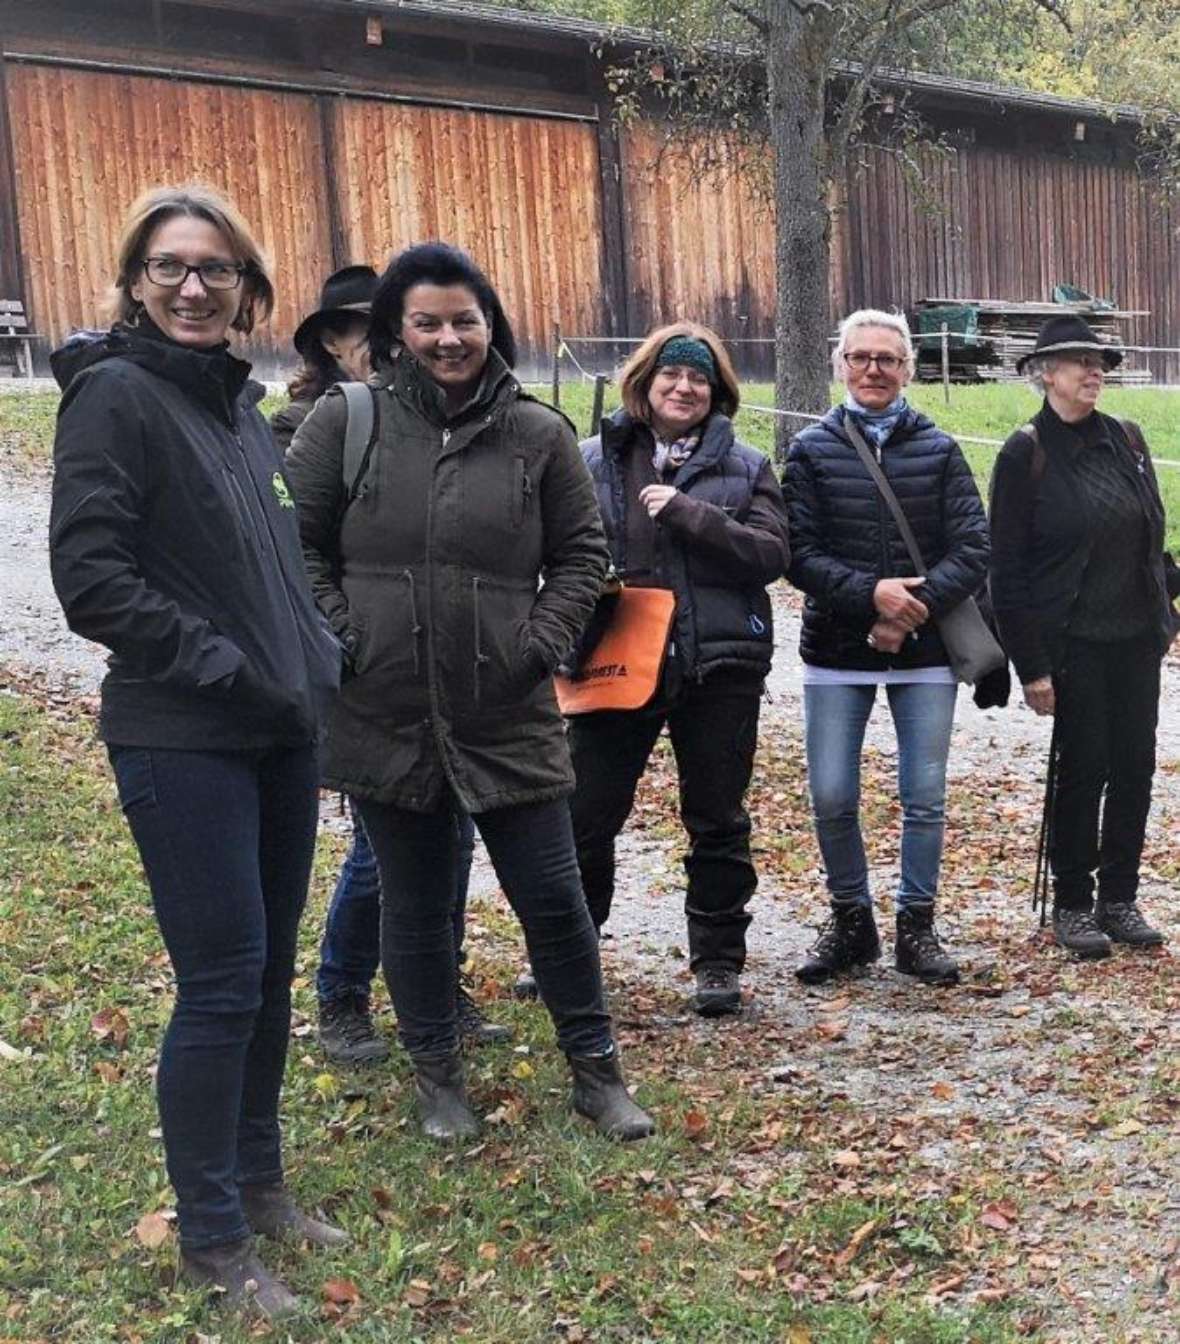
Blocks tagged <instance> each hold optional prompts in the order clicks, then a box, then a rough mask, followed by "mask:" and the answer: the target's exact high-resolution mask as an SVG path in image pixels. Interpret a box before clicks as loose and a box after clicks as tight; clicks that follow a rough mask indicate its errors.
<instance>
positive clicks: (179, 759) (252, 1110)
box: [109, 746, 319, 1250]
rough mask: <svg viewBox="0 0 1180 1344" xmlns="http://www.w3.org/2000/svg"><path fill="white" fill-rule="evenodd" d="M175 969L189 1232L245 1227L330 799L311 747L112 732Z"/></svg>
mask: <svg viewBox="0 0 1180 1344" xmlns="http://www.w3.org/2000/svg"><path fill="white" fill-rule="evenodd" d="M109 752H110V758H111V764H112V766H113V767H114V771H115V779H116V781H117V783H118V786H119V799H120V802H121V803H122V805H123V812H124V814H125V816H126V817H127V821H128V823H129V824H130V826H131V833H132V835H133V836H134V837H135V843H136V846H137V847H138V849H139V856H140V858H141V859H142V861H143V866H144V871H145V872H146V874H147V879H148V885H149V887H150V888H151V893H152V905H153V906H154V908H155V913H156V919H157V921H158V923H159V925H160V932H161V933H162V934H163V937H164V945H165V947H166V948H167V949H168V956H169V957H170V958H171V961H172V969H173V971H174V973H175V975H176V1003H175V1006H174V1008H173V1011H172V1020H171V1021H170V1022H169V1024H168V1029H167V1031H166V1032H165V1033H164V1043H163V1047H162V1048H161V1051H160V1064H159V1069H158V1071H157V1073H156V1092H157V1095H158V1099H159V1105H160V1122H161V1125H162V1128H163V1131H164V1155H165V1158H166V1160H167V1164H168V1176H169V1179H170V1180H171V1181H172V1184H173V1187H174V1188H175V1190H176V1209H177V1215H178V1220H179V1224H180V1241H181V1245H183V1246H185V1247H187V1248H189V1249H193V1250H200V1249H202V1248H205V1247H209V1246H218V1245H221V1244H223V1243H225V1242H230V1241H237V1240H239V1239H240V1238H242V1237H245V1236H247V1235H248V1234H249V1228H248V1227H247V1225H246V1220H245V1218H244V1217H243V1216H242V1205H241V1200H240V1198H239V1195H238V1187H239V1185H253V1184H261V1183H266V1182H271V1181H279V1180H281V1179H282V1175H283V1165H282V1156H281V1152H280V1136H279V1090H280V1088H281V1086H282V1082H283V1069H284V1066H285V1064H286V1059H287V1039H288V1036H289V1033H290V1026H291V977H292V975H293V973H294V969H295V941H296V934H297V932H298V928H299V916H300V914H301V913H302V911H303V905H304V901H305V900H306V898H307V884H308V878H309V877H310V874H311V861H312V854H313V851H314V849H315V833H316V817H317V814H318V810H319V789H318V783H319V769H318V764H317V761H316V754H315V750H314V748H312V747H310V746H308V747H300V748H296V749H294V750H292V749H287V748H283V749H280V750H276V751H271V752H256V751H240V752H212V751H172V750H164V749H159V748H146V747H120V746H111V747H110V748H109Z"/></svg>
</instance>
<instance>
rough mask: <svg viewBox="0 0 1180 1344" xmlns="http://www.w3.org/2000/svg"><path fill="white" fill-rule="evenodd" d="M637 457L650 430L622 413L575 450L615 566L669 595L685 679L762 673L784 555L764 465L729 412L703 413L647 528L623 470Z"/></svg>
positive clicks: (774, 488)
mask: <svg viewBox="0 0 1180 1344" xmlns="http://www.w3.org/2000/svg"><path fill="white" fill-rule="evenodd" d="M636 453H638V454H643V455H644V457H645V459H650V456H651V453H652V437H651V432H650V430H649V429H648V428H647V426H646V425H643V424H640V423H637V422H636V421H635V420H633V419H632V418H631V416H630V415H629V414H628V413H627V412H626V411H624V410H619V411H616V412H615V414H614V415H613V416H611V417H610V418H608V419H606V420H604V421H603V422H602V431H601V433H600V434H598V435H596V436H595V437H594V438H592V439H587V440H586V441H585V442H584V443H583V444H582V456H583V457H584V458H585V459H586V465H587V466H588V467H589V468H590V474H591V476H592V477H593V478H594V487H595V493H596V494H597V497H598V507H599V509H600V510H601V512H602V517H603V522H604V523H605V525H606V537H607V542H608V543H609V545H610V549H611V559H612V561H613V562H614V566H615V568H616V569H617V570H618V571H619V573H620V574H622V575H623V577H624V578H625V579H633V580H634V581H635V582H636V583H637V584H640V585H647V586H650V587H655V588H670V589H671V590H672V591H673V592H674V593H675V594H676V619H675V625H674V627H673V632H674V635H673V637H674V639H675V642H676V656H677V660H678V663H679V666H680V668H681V670H682V672H683V674H684V675H685V676H686V677H693V678H696V679H698V680H700V679H703V678H705V677H706V676H709V675H710V674H712V673H713V672H715V671H717V670H718V669H719V668H723V667H724V668H731V669H734V670H740V671H747V672H749V673H751V674H752V675H756V676H759V677H764V676H765V675H766V674H767V672H768V671H769V670H770V662H771V657H772V655H773V653H774V622H773V618H772V616H771V610H770V598H769V596H768V595H767V592H766V586H767V584H770V583H773V582H774V581H775V579H779V578H782V576H783V574H784V573H785V572H786V568H787V562H788V560H789V558H790V552H789V547H788V544H787V511H786V505H785V504H784V503H783V497H782V491H781V490H780V489H779V484H778V481H777V480H776V479H775V476H774V471H773V469H772V468H771V465H770V463H769V462H768V461H767V459H766V458H765V457H764V456H763V455H762V454H761V453H760V452H758V450H757V449H756V448H751V447H749V446H748V445H746V444H744V443H741V442H739V441H738V439H737V438H736V437H735V435H734V432H733V422H732V421H731V420H730V419H729V418H728V416H725V415H720V414H717V415H712V416H710V417H709V420H708V422H707V423H706V424H705V426H704V430H703V433H702V436H701V442H700V445H699V446H698V447H697V449H696V451H695V452H694V453H693V454H692V456H691V457H690V458H689V459H688V461H687V462H685V463H684V465H683V466H681V467H680V468H679V470H677V472H676V473H675V475H674V476H673V477H672V478H671V484H672V485H674V486H675V487H676V494H675V495H674V496H673V497H672V498H671V499H670V500H669V501H668V503H667V504H665V505H664V507H663V509H661V510H660V514H659V517H658V518H657V519H656V520H655V522H654V523H653V522H652V520H651V518H650V517H649V515H648V513H647V510H646V509H645V508H644V507H643V505H642V504H640V503H639V502H638V490H636V489H634V488H630V489H629V487H628V480H629V478H630V480H631V486H632V487H634V485H635V484H636V482H637V480H638V479H641V478H642V475H643V473H642V472H634V471H629V464H628V457H629V455H631V454H636ZM631 465H632V466H633V465H634V464H631ZM651 479H652V481H655V480H656V476H655V472H654V469H653V470H652V472H651ZM639 529H642V534H640V532H639ZM639 555H642V556H643V557H644V562H639V561H637V557H638V556H639Z"/></svg>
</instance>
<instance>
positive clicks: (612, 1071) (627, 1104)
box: [566, 1050, 656, 1143]
mask: <svg viewBox="0 0 1180 1344" xmlns="http://www.w3.org/2000/svg"><path fill="white" fill-rule="evenodd" d="M566 1058H567V1059H568V1060H569V1063H570V1069H571V1070H572V1071H573V1075H574V1098H573V1100H574V1110H575V1111H577V1113H578V1114H579V1115H584V1116H585V1117H586V1119H587V1120H590V1121H592V1122H593V1124H594V1127H595V1128H596V1129H597V1130H598V1132H599V1133H600V1134H605V1135H606V1137H607V1138H608V1139H618V1141H619V1142H620V1143H630V1142H632V1141H633V1140H634V1139H646V1138H648V1137H650V1136H651V1135H652V1134H654V1133H655V1132H656V1126H655V1121H654V1120H652V1118H651V1116H650V1115H648V1113H647V1112H646V1111H645V1110H643V1109H642V1108H641V1107H639V1106H637V1105H636V1104H635V1102H634V1101H632V1100H631V1094H630V1093H629V1092H628V1091H627V1085H626V1083H625V1082H624V1081H623V1070H622V1067H621V1065H620V1064H619V1052H618V1051H617V1050H612V1051H611V1053H610V1054H609V1055H567V1056H566Z"/></svg>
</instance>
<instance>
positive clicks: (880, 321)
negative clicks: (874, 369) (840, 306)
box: [832, 308, 918, 383]
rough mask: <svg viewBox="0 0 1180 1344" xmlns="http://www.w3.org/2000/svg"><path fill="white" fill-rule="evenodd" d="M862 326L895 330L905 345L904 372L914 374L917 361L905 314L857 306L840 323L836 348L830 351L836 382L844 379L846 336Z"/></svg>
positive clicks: (911, 375)
mask: <svg viewBox="0 0 1180 1344" xmlns="http://www.w3.org/2000/svg"><path fill="white" fill-rule="evenodd" d="M862 327H884V328H885V329H886V330H887V331H892V332H895V333H896V334H897V335H898V336H900V337H901V342H902V344H903V345H904V346H905V368H906V373H907V374H909V376H910V377H911V378H912V377H913V376H914V372H915V370H916V369H917V367H918V361H917V357H916V356H915V354H914V340H913V337H912V336H911V335H910V324H909V323H908V322H907V321H906V320H905V314H904V313H887V312H885V311H884V309H881V308H858V309H857V310H856V312H855V313H849V314H848V316H847V317H846V318H845V319H844V321H843V322H841V323H840V330H839V334H838V335H837V338H836V348H835V349H834V350H833V351H832V376H833V378H834V379H835V380H836V382H838V383H842V382H843V381H844V352H845V350H847V349H848V338H849V336H851V335H852V333H853V332H854V331H859V330H860V329H861V328H862Z"/></svg>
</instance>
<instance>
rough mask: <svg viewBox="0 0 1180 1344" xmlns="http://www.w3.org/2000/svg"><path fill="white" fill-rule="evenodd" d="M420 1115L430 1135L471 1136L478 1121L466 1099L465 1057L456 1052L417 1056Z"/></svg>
mask: <svg viewBox="0 0 1180 1344" xmlns="http://www.w3.org/2000/svg"><path fill="white" fill-rule="evenodd" d="M414 1083H415V1087H416V1089H417V1094H418V1117H419V1119H420V1120H421V1122H422V1132H423V1134H425V1135H426V1137H427V1138H430V1139H442V1140H448V1141H449V1140H454V1139H472V1138H474V1137H475V1136H476V1135H477V1134H478V1133H479V1121H478V1120H477V1119H476V1118H475V1112H474V1111H473V1110H472V1109H471V1107H470V1106H469V1105H468V1102H467V1089H466V1088H465V1087H464V1085H463V1061H462V1059H461V1058H460V1056H459V1055H458V1054H457V1053H456V1054H453V1055H435V1056H421V1057H419V1058H416V1059H415V1060H414Z"/></svg>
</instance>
